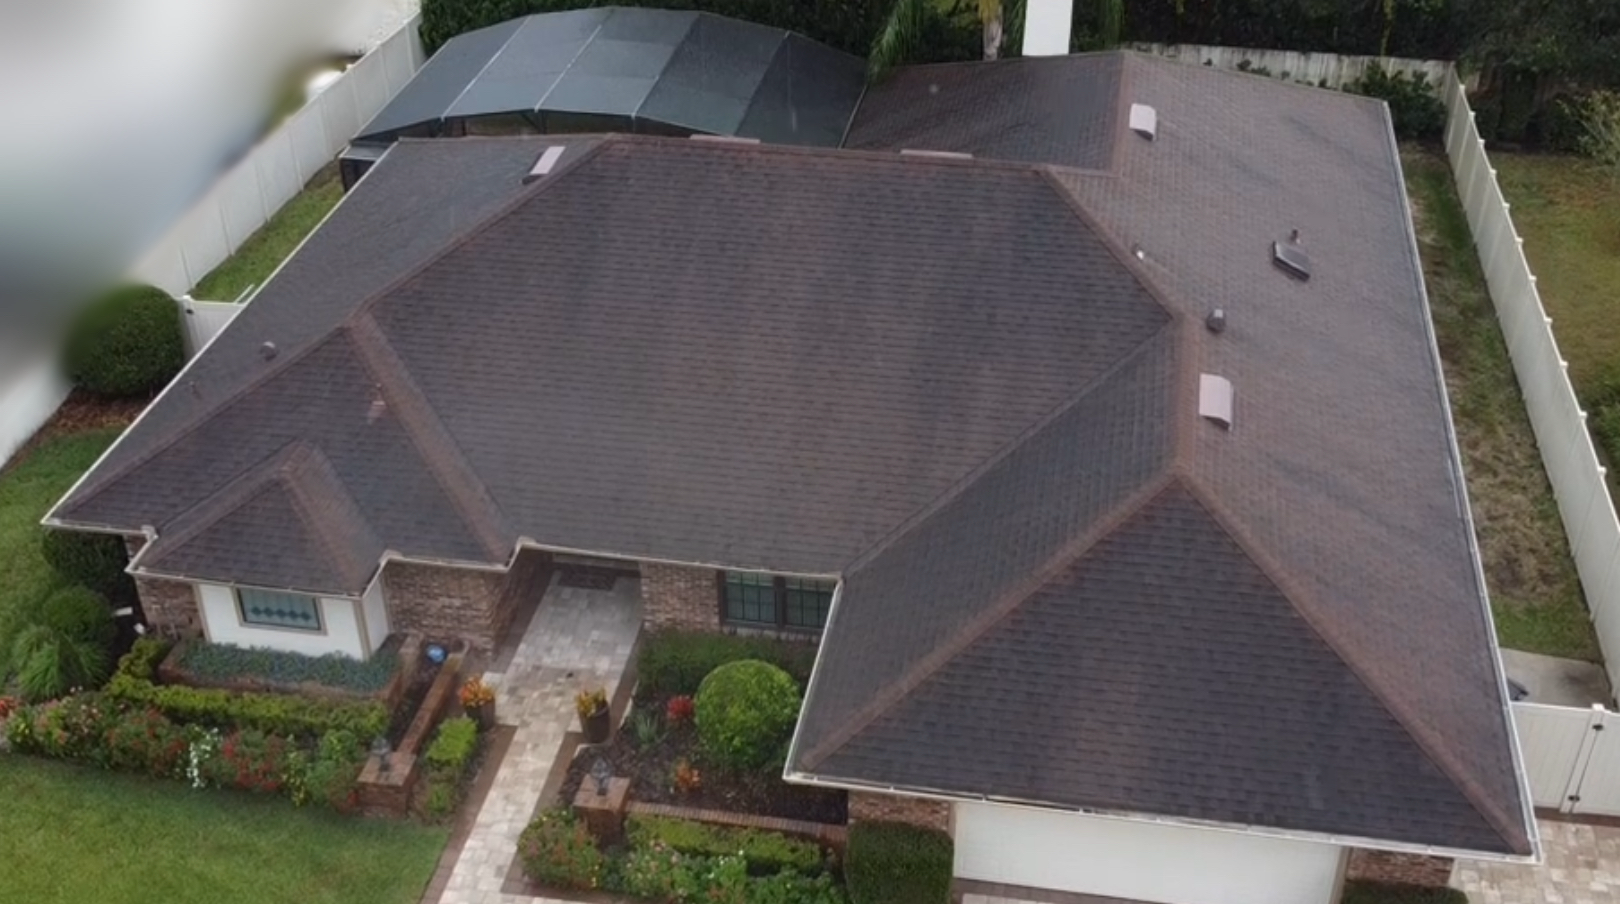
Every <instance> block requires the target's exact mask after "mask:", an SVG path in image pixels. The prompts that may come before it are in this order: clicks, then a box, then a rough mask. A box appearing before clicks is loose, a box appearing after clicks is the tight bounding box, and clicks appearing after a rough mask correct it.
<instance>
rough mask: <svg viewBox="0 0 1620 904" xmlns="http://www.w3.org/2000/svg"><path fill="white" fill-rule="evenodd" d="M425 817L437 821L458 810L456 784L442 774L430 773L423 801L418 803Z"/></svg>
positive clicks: (423, 793)
mask: <svg viewBox="0 0 1620 904" xmlns="http://www.w3.org/2000/svg"><path fill="white" fill-rule="evenodd" d="M417 806H418V809H420V811H421V814H422V816H423V817H424V818H426V819H429V820H432V821H434V822H437V821H439V820H442V819H444V818H445V817H447V816H449V815H450V814H451V813H454V812H455V811H456V785H455V783H454V782H451V781H448V780H446V779H444V778H442V777H440V776H436V775H429V776H428V780H427V788H426V790H425V791H423V792H422V802H421V803H420V804H418V805H417Z"/></svg>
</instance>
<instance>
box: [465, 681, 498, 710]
mask: <svg viewBox="0 0 1620 904" xmlns="http://www.w3.org/2000/svg"><path fill="white" fill-rule="evenodd" d="M494 702H495V689H494V688H492V687H490V686H489V685H488V684H485V683H484V679H482V678H479V677H477V676H473V677H472V678H468V679H467V681H466V683H465V684H463V685H462V686H461V708H462V709H477V708H479V707H480V706H488V705H489V704H491V703H494Z"/></svg>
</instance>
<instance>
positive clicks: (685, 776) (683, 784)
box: [672, 758, 703, 794]
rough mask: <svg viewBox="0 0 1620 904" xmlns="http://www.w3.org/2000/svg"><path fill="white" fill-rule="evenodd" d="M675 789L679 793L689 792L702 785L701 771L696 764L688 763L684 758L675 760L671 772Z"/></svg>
mask: <svg viewBox="0 0 1620 904" xmlns="http://www.w3.org/2000/svg"><path fill="white" fill-rule="evenodd" d="M672 778H673V780H674V785H675V790H676V791H677V792H679V793H681V794H690V793H692V792H693V791H696V790H697V789H699V788H701V787H703V773H701V772H699V771H698V769H697V767H696V766H693V765H692V764H691V763H688V762H687V761H686V760H685V759H684V758H683V759H680V760H677V761H676V762H675V770H674V772H673V773H672Z"/></svg>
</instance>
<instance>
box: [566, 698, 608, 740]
mask: <svg viewBox="0 0 1620 904" xmlns="http://www.w3.org/2000/svg"><path fill="white" fill-rule="evenodd" d="M574 709H575V710H577V711H578V712H579V724H580V727H581V728H583V729H584V730H585V743H587V744H602V743H605V742H606V741H607V739H608V735H609V734H611V733H612V731H613V719H612V715H611V714H610V712H609V710H608V699H607V691H605V690H603V689H601V688H597V689H595V690H589V691H580V692H579V694H578V695H576V696H575V697H574Z"/></svg>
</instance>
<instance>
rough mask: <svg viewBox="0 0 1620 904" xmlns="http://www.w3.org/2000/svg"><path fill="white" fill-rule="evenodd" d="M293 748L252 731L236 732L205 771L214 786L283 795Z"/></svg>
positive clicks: (273, 737) (220, 747)
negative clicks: (281, 793)
mask: <svg viewBox="0 0 1620 904" xmlns="http://www.w3.org/2000/svg"><path fill="white" fill-rule="evenodd" d="M293 749H294V747H293V745H292V744H291V743H290V742H288V740H287V739H286V738H283V737H279V736H276V735H271V734H266V733H264V732H262V731H255V730H252V729H249V730H247V731H233V732H231V733H230V734H229V735H226V736H225V738H224V740H223V741H222V742H221V743H220V746H219V756H217V757H213V758H211V759H210V760H209V761H208V763H207V765H206V767H205V768H204V772H203V775H204V778H205V780H206V782H207V783H208V784H210V785H215V786H218V787H221V788H235V789H237V790H239V791H252V792H255V793H259V794H276V793H280V792H281V791H282V790H283V788H284V787H285V786H286V783H287V774H288V772H289V771H290V770H289V767H290V766H291V765H293V763H294V762H295V761H294V760H293V758H292V752H293Z"/></svg>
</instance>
